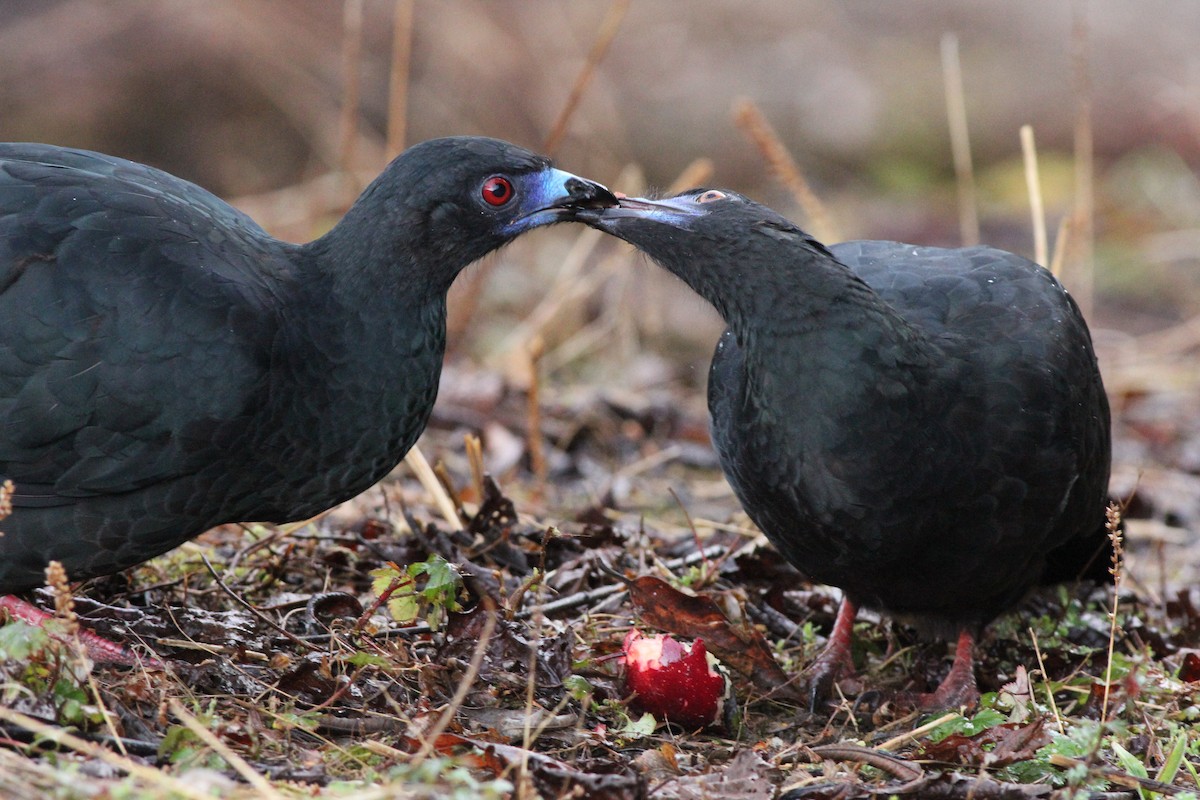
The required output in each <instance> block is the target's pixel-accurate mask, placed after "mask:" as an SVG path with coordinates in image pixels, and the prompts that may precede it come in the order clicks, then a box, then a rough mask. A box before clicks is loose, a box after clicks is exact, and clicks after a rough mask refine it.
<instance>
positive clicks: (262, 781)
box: [167, 697, 283, 800]
mask: <svg viewBox="0 0 1200 800" xmlns="http://www.w3.org/2000/svg"><path fill="white" fill-rule="evenodd" d="M167 706H168V707H169V708H170V709H171V713H172V714H174V715H175V716H176V717H177V718H178V719H179V720H180V721H181V722H182V723H183V725H184V727H186V728H187V729H188V730H189V731H191V732H192V733H194V734H195V735H196V737H197V738H198V739H199V740H200V741H202V742H204V744H206V745H208V746H209V747H211V748H212V750H213V752H215V753H216V754H217V755H219V756H220V757H221V758H223V759H225V763H226V764H228V765H229V766H231V767H232V768H233V770H234V771H235V772H237V774H239V775H241V776H242V777H243V778H245V780H246V783H248V784H250V785H251V786H253V787H254V789H255V791H257V792H258V794H259V796H260V797H265V798H269V800H283V795H281V794H280V793H279V792H278V791H276V790H275V787H274V786H272V785H271V783H270V781H268V780H267V779H266V778H264V777H263V776H262V775H260V774H259V773H258V772H257V771H256V770H255V769H254V767H252V766H250V765H249V764H247V763H246V760H245V759H244V758H242V757H241V756H239V755H238V754H237V753H235V752H233V750H231V749H229V746H228V745H226V744H225V743H224V742H222V741H221V740H220V739H218V738H217V736H216V735H215V734H214V733H213V732H212V731H210V730H209V729H208V728H206V727H204V726H203V725H201V724H200V720H198V719H196V718H195V717H194V716H192V715H191V714H190V713H188V711H187V709H185V708H184V707H183V704H182V703H180V702H179V701H178V700H176V699H175V698H173V697H172V698H170V699H169V700H167Z"/></svg>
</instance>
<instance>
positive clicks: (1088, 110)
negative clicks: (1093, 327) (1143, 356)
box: [1069, 0, 1096, 317]
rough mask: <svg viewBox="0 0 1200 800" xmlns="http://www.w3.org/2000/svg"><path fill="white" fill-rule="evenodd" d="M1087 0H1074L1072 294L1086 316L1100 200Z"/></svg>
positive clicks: (1091, 280)
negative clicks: (1096, 187)
mask: <svg viewBox="0 0 1200 800" xmlns="http://www.w3.org/2000/svg"><path fill="white" fill-rule="evenodd" d="M1090 50H1091V46H1090V42H1089V32H1088V19H1087V0H1072V2H1071V66H1072V72H1073V73H1074V84H1075V104H1076V108H1075V211H1074V214H1073V216H1074V218H1075V222H1074V224H1075V226H1076V227H1075V234H1076V235H1075V236H1074V237H1072V240H1073V244H1074V247H1073V248H1072V255H1073V256H1074V258H1072V259H1071V267H1072V272H1073V273H1074V274H1073V275H1072V276H1071V277H1072V279H1073V280H1072V281H1071V286H1070V287H1069V288H1070V289H1071V293H1072V295H1074V297H1075V300H1076V302H1077V303H1079V308H1080V310H1081V311H1083V315H1084V316H1085V317H1088V316H1091V313H1092V303H1093V299H1094V298H1093V294H1094V291H1093V289H1094V286H1093V284H1094V279H1095V276H1094V267H1095V265H1094V263H1093V259H1094V254H1095V233H1096V201H1095V197H1094V195H1093V183H1094V170H1095V165H1094V163H1093V158H1092V154H1093V136H1092V74H1091V68H1090V65H1089V63H1088V61H1089V59H1090V57H1091V52H1090Z"/></svg>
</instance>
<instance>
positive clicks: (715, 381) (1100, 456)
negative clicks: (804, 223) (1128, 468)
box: [710, 241, 1109, 622]
mask: <svg viewBox="0 0 1200 800" xmlns="http://www.w3.org/2000/svg"><path fill="white" fill-rule="evenodd" d="M830 251H831V252H832V253H833V254H834V255H835V256H836V257H837V258H838V260H839V261H841V262H842V263H843V264H844V265H845V266H847V267H848V268H849V269H850V270H851V271H853V272H854V273H855V274H856V275H857V276H858V277H859V278H860V279H861V280H862V281H864V282H865V283H866V284H867V285H868V286H870V287H871V289H873V290H874V291H875V292H876V293H877V294H878V296H879V297H880V298H881V299H882V300H883V301H884V302H885V303H887V304H888V305H889V306H890V307H891V308H892V309H893V310H894V311H895V312H896V313H897V314H898V315H899V316H900V317H901V318H903V320H904V321H905V322H906V323H907V325H908V326H911V328H912V329H913V330H915V331H916V332H917V333H918V335H920V336H922V337H924V338H925V340H926V341H927V342H928V343H929V348H928V352H931V353H932V354H933V355H932V356H930V357H929V362H930V363H921V364H913V365H902V366H903V368H904V369H906V370H908V373H907V374H906V375H905V376H904V377H903V380H897V381H895V382H891V379H890V378H888V377H887V375H886V374H885V373H884V372H883V371H882V370H881V366H880V364H879V363H878V362H879V361H880V360H882V359H881V357H880V356H879V354H878V353H876V352H873V351H872V350H871V349H870V348H869V347H864V348H863V350H862V351H861V352H860V353H858V354H857V355H856V356H855V357H854V358H850V359H847V360H839V361H836V362H832V363H829V364H826V365H825V368H824V369H819V370H811V371H808V372H806V373H805V374H806V376H807V378H806V380H805V381H800V380H796V381H795V386H794V387H792V389H793V390H794V391H793V394H792V396H793V397H795V398H798V399H802V403H804V404H807V405H803V406H798V407H805V408H807V409H808V410H809V411H812V410H813V409H816V411H815V412H814V413H811V414H808V415H807V416H806V415H805V414H801V413H792V414H790V415H789V414H786V413H785V414H783V415H782V416H781V418H780V419H776V420H773V421H772V422H771V423H770V424H769V425H763V424H762V420H763V419H764V416H763V415H762V414H761V413H759V412H757V411H755V412H747V410H746V403H745V400H744V398H745V391H746V357H745V354H744V352H743V351H742V350H741V348H740V347H739V345H738V342H737V340H736V339H735V338H734V337H733V335H732V333H730V332H727V333H726V334H725V336H724V337H723V338H722V341H721V343H720V345H719V346H718V350H717V355H716V356H715V357H714V361H713V368H712V373H711V375H710V408H711V410H712V415H713V434H714V441H715V443H716V446H717V448H718V451H719V452H720V453H721V455H722V462H723V464H724V465H725V467H726V472H727V474H728V475H729V478H730V482H731V484H733V486H734V488H735V490H736V491H737V492H738V494H739V497H740V498H741V499H742V502H743V504H744V505H745V507H746V508H747V510H748V512H749V513H750V514H751V516H752V517H753V518H755V520H756V522H758V524H759V525H760V527H763V528H764V530H765V531H766V532H767V533H768V535H771V538H772V539H773V540H774V541H775V543H776V544H777V546H779V547H780V548H781V549H783V550H784V551H785V554H786V555H788V556H789V558H791V560H793V562H794V563H796V564H798V565H800V566H801V568H802V569H807V571H808V572H809V574H810V575H811V576H812V577H813V578H815V579H817V580H821V581H824V582H828V583H832V584H834V585H838V586H841V587H843V588H844V589H846V590H847V593H848V594H850V596H852V597H855V598H856V599H857V600H859V601H860V602H863V603H865V604H867V605H873V606H875V607H879V608H883V609H884V610H888V611H891V612H893V613H899V614H905V613H911V614H913V615H916V616H925V617H929V616H933V617H935V618H936V617H938V616H941V617H945V618H948V619H952V620H954V621H956V622H957V621H961V620H964V619H965V620H972V619H974V620H977V621H985V620H986V619H987V618H989V617H990V616H992V615H994V614H995V613H997V612H998V611H1000V610H1002V609H1003V607H1005V606H1006V605H1008V604H1011V603H1012V602H1013V601H1014V600H1015V599H1016V598H1018V597H1019V596H1020V595H1021V594H1023V593H1024V591H1025V590H1027V589H1028V587H1029V586H1030V585H1032V584H1033V583H1034V582H1035V581H1036V580H1037V577H1038V575H1039V574H1040V573H1042V572H1044V570H1045V566H1046V562H1050V563H1051V564H1053V563H1055V562H1056V561H1057V562H1062V561H1064V560H1069V559H1070V558H1073V556H1067V555H1059V554H1055V553H1054V552H1053V551H1054V550H1055V549H1056V548H1064V547H1065V548H1067V549H1068V550H1070V549H1072V548H1074V547H1076V542H1079V543H1080V544H1079V545H1078V546H1079V549H1080V550H1084V549H1087V550H1088V551H1089V553H1090V551H1091V550H1092V549H1094V547H1093V545H1094V543H1095V541H1096V537H1097V536H1098V535H1099V534H1100V531H1101V529H1102V524H1103V503H1104V496H1105V490H1106V487H1107V482H1108V464H1109V432H1108V425H1109V422H1108V419H1109V417H1108V406H1107V400H1106V398H1105V395H1104V391H1103V386H1102V385H1101V381H1100V375H1099V372H1098V370H1097V367H1096V362H1095V357H1094V354H1093V352H1092V347H1091V341H1090V337H1089V334H1088V331H1087V328H1086V325H1085V324H1084V322H1083V319H1082V317H1081V316H1080V314H1079V311H1078V309H1077V307H1076V306H1075V304H1074V302H1073V301H1072V300H1071V299H1070V297H1069V296H1068V295H1067V294H1066V292H1065V291H1064V290H1063V289H1062V287H1061V286H1060V285H1059V284H1058V282H1057V281H1055V280H1054V279H1053V278H1052V277H1051V276H1050V274H1049V273H1048V272H1047V271H1045V270H1044V269H1042V268H1040V267H1037V266H1035V265H1034V264H1032V263H1031V262H1029V261H1027V260H1026V259H1023V258H1021V257H1019V256H1016V255H1013V254H1011V253H1007V252H1004V251H1000V250H996V249H993V248H987V247H976V248H964V249H954V250H949V249H940V248H929V247H916V246H912V245H906V244H900V243H896V242H869V241H864V242H847V243H844V244H839V245H834V246H833V247H831V248H830ZM798 291H799V289H798ZM848 335H852V334H848ZM923 352H926V351H923ZM796 358H797V359H801V358H803V359H806V360H820V359H821V358H822V354H821V353H819V352H812V351H811V350H810V351H805V350H803V349H801V350H800V351H799V352H798V353H797V355H796ZM795 366H796V365H783V364H780V365H777V367H778V368H779V369H780V370H782V374H781V375H780V376H779V377H778V380H779V381H781V382H784V383H787V381H788V380H789V377H788V375H789V374H790V373H793V372H796V373H797V374H799V372H798V370H796V369H795ZM822 376H827V377H822ZM823 380H827V381H829V382H837V381H842V382H858V383H862V384H864V386H865V389H864V392H863V393H862V396H863V398H864V401H863V402H862V403H861V404H857V405H856V404H854V403H850V404H846V403H844V402H841V401H840V400H839V401H838V402H834V401H830V402H829V403H828V404H827V406H826V407H821V404H820V402H821V401H820V398H821V396H822V392H823V391H825V389H826V388H827V387H826V386H823V385H822V381H823ZM837 388H838V390H839V391H838V393H836V396H837V397H838V398H844V397H845V396H846V394H845V392H844V391H842V388H843V387H842V386H841V385H840V384H838V387H837ZM830 396H831V397H833V396H835V393H833V392H832V391H831V392H830ZM801 441H803V442H814V441H815V442H821V443H823V444H822V452H815V453H793V452H789V450H790V449H795V448H796V447H797V445H796V443H797V442H801ZM772 476H774V477H772ZM789 482H790V483H791V485H790V486H789V485H787V484H788V483H789ZM1080 563H1082V560H1081V561H1080ZM1060 566H1061V564H1060Z"/></svg>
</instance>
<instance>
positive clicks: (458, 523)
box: [404, 445, 462, 531]
mask: <svg viewBox="0 0 1200 800" xmlns="http://www.w3.org/2000/svg"><path fill="white" fill-rule="evenodd" d="M404 462H405V463H406V464H408V468H409V469H411V470H412V471H413V474H415V475H416V476H417V480H418V481H420V483H421V486H422V487H424V489H425V491H427V492H429V494H430V496H432V497H433V501H434V503H435V504H436V505H437V507H438V511H440V512H441V514H442V519H444V520H446V524H447V525H449V526H450V530H452V531H457V530H461V529H462V520H461V519H459V518H458V509H457V508H456V507H455V506H454V501H453V500H451V499H450V495H449V494H447V492H446V487H444V486H442V482H441V481H439V480H438V479H437V474H436V473H434V471H433V467H431V466H429V462H428V461H427V460H426V459H425V454H424V453H422V452H421V448H419V447H417V446H416V445H413V447H412V449H411V450H409V451H408V453H407V454H406V455H405V456H404Z"/></svg>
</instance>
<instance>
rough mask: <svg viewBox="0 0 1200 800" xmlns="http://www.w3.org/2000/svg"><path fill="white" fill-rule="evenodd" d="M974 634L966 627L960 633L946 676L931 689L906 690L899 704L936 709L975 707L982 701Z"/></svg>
mask: <svg viewBox="0 0 1200 800" xmlns="http://www.w3.org/2000/svg"><path fill="white" fill-rule="evenodd" d="M974 645H975V637H974V636H973V635H972V633H971V632H970V631H969V630H967V629H965V628H964V629H963V630H961V631H959V633H958V645H957V646H956V647H955V650H954V663H953V664H952V665H951V666H950V671H949V672H948V673H946V677H945V678H944V679H942V682H941V683H940V684H939V685H938V687H937V688H936V689H934V690H933V691H932V692H905V693H902V694H901V695H899V696H897V698H896V703H897V705H899V706H903V707H906V708H914V709H917V710H921V711H934V710H938V709H947V708H961V707H963V706H973V705H975V704H976V703H978V702H979V689H978V688H977V687H976V685H975V656H974V652H973V650H974Z"/></svg>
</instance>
